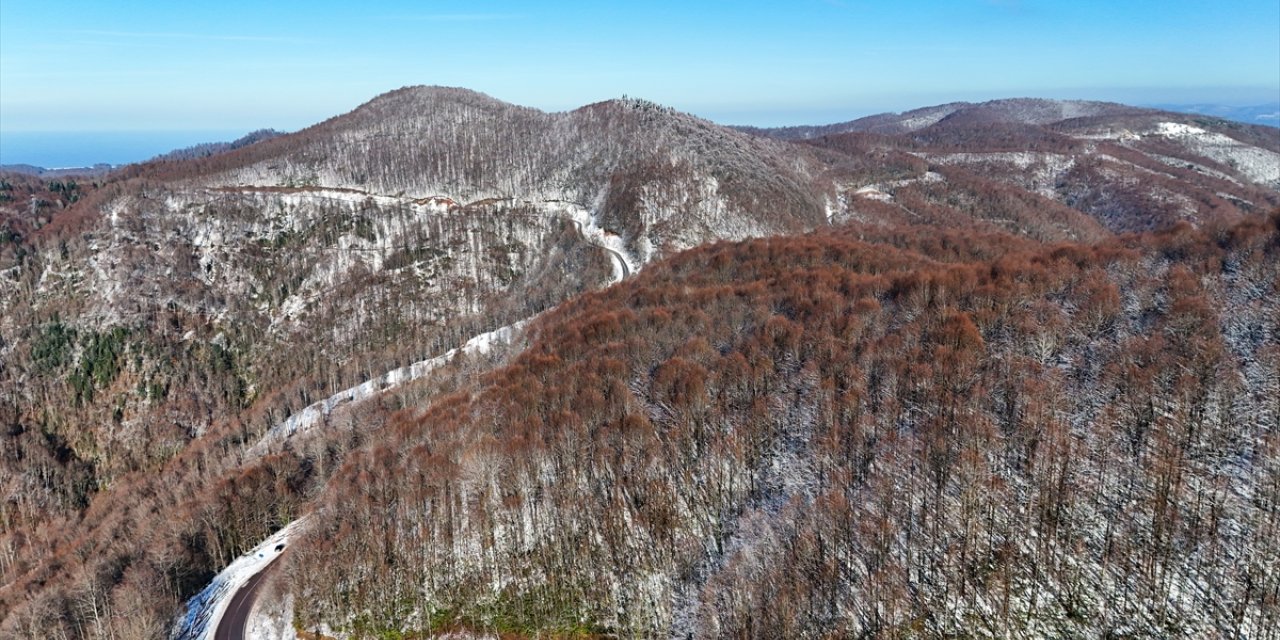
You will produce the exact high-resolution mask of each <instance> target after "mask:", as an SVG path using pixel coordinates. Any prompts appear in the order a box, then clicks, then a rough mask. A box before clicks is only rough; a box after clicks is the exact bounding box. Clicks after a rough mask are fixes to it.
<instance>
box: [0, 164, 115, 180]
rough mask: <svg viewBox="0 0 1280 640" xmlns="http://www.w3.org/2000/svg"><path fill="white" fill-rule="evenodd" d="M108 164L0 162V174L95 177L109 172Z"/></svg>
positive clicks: (110, 167)
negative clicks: (52, 166)
mask: <svg viewBox="0 0 1280 640" xmlns="http://www.w3.org/2000/svg"><path fill="white" fill-rule="evenodd" d="M112 168H113V167H112V166H111V165H109V164H95V165H93V166H92V167H71V168H63V169H46V168H44V167H37V166H35V165H31V164H0V174H5V173H16V174H21V175H28V176H35V177H38V178H63V177H68V176H74V177H96V176H103V175H106V174H108V173H110V172H111V169H112Z"/></svg>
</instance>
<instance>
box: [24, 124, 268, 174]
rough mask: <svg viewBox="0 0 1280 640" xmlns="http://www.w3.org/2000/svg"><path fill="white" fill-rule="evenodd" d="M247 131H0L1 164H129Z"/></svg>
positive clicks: (85, 165) (229, 139)
mask: <svg viewBox="0 0 1280 640" xmlns="http://www.w3.org/2000/svg"><path fill="white" fill-rule="evenodd" d="M245 133H248V132H247V131H217V130H201V131H76V132H67V131H0V164H30V165H35V166H37V167H44V168H45V169H61V168H66V167H90V166H93V165H95V164H100V163H104V162H105V163H107V164H112V165H120V164H129V163H131V162H142V161H143V160H150V159H151V158H154V157H156V156H158V155H160V154H163V153H168V152H170V151H173V150H174V149H183V148H186V147H190V146H192V145H196V144H200V143H202V142H230V141H232V140H235V139H237V138H239V137H240V136H243V135H244V134H245Z"/></svg>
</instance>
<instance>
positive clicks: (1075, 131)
mask: <svg viewBox="0 0 1280 640" xmlns="http://www.w3.org/2000/svg"><path fill="white" fill-rule="evenodd" d="M754 132H755V133H756V134H758V135H767V136H772V137H779V138H783V139H803V140H805V141H806V142H808V143H809V144H811V145H814V146H818V147H823V148H828V149H833V150H837V151H842V152H845V153H847V154H849V155H851V156H852V157H853V158H854V161H853V162H850V163H847V164H846V165H845V166H846V167H848V168H849V173H848V174H846V175H843V176H840V177H839V178H837V179H836V182H837V184H838V185H839V186H838V188H837V190H838V191H839V195H838V202H839V206H838V207H837V208H836V210H835V211H833V216H834V217H835V218H836V219H837V220H839V219H848V218H852V219H859V220H869V219H881V218H883V217H885V216H891V217H893V218H895V219H897V220H900V221H903V222H908V223H913V224H914V223H920V222H934V223H936V221H937V220H938V219H939V218H940V217H941V216H955V215H959V216H963V217H970V218H973V224H976V225H978V226H980V227H982V228H986V229H991V230H997V229H1002V230H1004V231H1010V232H1014V233H1025V234H1030V235H1032V236H1033V237H1036V238H1038V239H1041V240H1063V239H1068V240H1091V239H1097V238H1098V237H1100V236H1099V234H1098V232H1099V229H1098V228H1097V227H1096V226H1095V225H1094V224H1093V223H1091V222H1088V221H1085V220H1082V219H1081V218H1079V217H1078V216H1077V215H1076V214H1074V213H1071V211H1074V212H1077V213H1079V214H1084V215H1085V216H1087V217H1089V218H1092V219H1093V220H1094V221H1096V223H1098V224H1100V225H1101V226H1102V227H1105V229H1106V230H1107V231H1110V232H1130V231H1145V230H1152V229H1159V228H1164V227H1168V226H1170V225H1172V224H1174V223H1176V222H1178V221H1183V220H1185V221H1188V222H1191V223H1193V224H1203V223H1206V222H1211V221H1217V222H1224V221H1238V220H1243V219H1245V218H1247V217H1249V216H1251V215H1256V214H1260V213H1265V212H1266V211H1269V210H1270V209H1271V208H1272V207H1275V206H1277V205H1280V197H1278V193H1280V129H1276V128H1273V127H1264V126H1258V125H1245V124H1240V123H1235V122H1228V121H1226V120H1222V119H1220V118H1211V117H1204V116H1194V115H1187V114H1175V113H1167V112H1161V111H1154V110H1149V109H1138V108H1134V107H1127V106H1124V105H1117V104H1110V103H1096V102H1073V101H1051V100H1027V99H1022V100H998V101H994V102H988V103H983V104H977V105H973V104H967V103H956V104H950V105H942V106H939V107H929V108H926V109H921V110H916V111H909V112H906V113H903V114H896V115H893V114H891V115H884V116H872V117H870V118H864V119H862V120H855V121H853V122H849V123H844V124H839V125H830V126H828V127H821V128H813V129H809V128H802V129H777V130H755V131H754ZM868 157H875V158H877V160H876V161H875V162H867V160H866V159H867V158H868Z"/></svg>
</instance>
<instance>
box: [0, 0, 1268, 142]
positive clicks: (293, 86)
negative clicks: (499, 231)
mask: <svg viewBox="0 0 1280 640" xmlns="http://www.w3.org/2000/svg"><path fill="white" fill-rule="evenodd" d="M413 84H441V85H455V86H465V87H468V88H472V89H477V90H480V91H483V92H485V93H488V94H490V95H492V96H494V97H496V98H499V99H502V100H507V101H509V102H515V103H518V104H524V105H529V106H535V107H539V108H542V109H547V110H562V109H568V108H573V107H577V106H580V105H583V104H586V103H590V102H594V101H597V100H602V99H608V98H613V97H618V96H621V95H623V94H627V95H631V96H638V97H644V98H649V99H651V100H655V101H657V102H660V103H663V104H666V105H670V106H673V107H675V108H678V109H681V110H684V111H690V112H693V113H696V114H698V115H701V116H704V117H707V118H710V119H712V120H716V121H719V122H725V123H732V124H758V125H780V124H799V123H811V124H816V123H825V122H835V121H841V120H847V119H851V118H853V117H857V116H860V115H866V114H869V113H873V112H879V111H886V110H903V109H909V108H914V107H919V106H926V105H930V104H937V103H941V102H948V101H954V100H981V99H991V98H998V97H1015V96H1042V97H1059V98H1089V99H1104V100H1117V101H1123V102H1129V103H1142V104H1150V103H1178V102H1216V103H1225V104H1246V103H1263V102H1273V101H1277V100H1280V1H1278V0H1159V1H1155V0H1052V1H1051V0H786V1H781V0H779V1H772V2H697V1H696V0H687V1H669V0H649V1H647V2H613V1H608V0H596V1H591V2H587V1H577V0H569V1H561V2H549V3H534V2H515V1H488V0H476V1H469V2H455V1H448V0H439V1H420V2H408V1H395V2H374V1H370V2H353V1H352V0H342V1H328V0H311V1H309V2H269V1H265V2H264V1H263V0H254V1H252V2H247V1H240V0H219V1H218V2H185V1H168V2H126V1H110V0H97V1H85V2H76V1H69V0H3V1H2V2H0V130H3V131H10V132H19V131H63V132H65V131H144V130H145V131H157V130H191V129H201V130H219V131H248V130H250V129H256V128H262V127H274V128H278V129H285V130H293V129H298V128H300V127H303V126H306V125H309V124H312V123H315V122H318V121H320V120H323V119H325V118H328V117H330V116H333V115H337V114H339V113H342V112H345V111H348V110H350V109H352V108H354V107H355V106H357V105H359V104H360V103H362V102H364V101H366V100H368V99H370V98H372V97H373V96H375V95H377V94H379V93H381V92H384V91H388V90H390V89H394V88H397V87H400V86H404V85H413Z"/></svg>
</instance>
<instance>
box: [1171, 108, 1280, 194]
mask: <svg viewBox="0 0 1280 640" xmlns="http://www.w3.org/2000/svg"><path fill="white" fill-rule="evenodd" d="M1156 133H1157V134H1158V135H1162V136H1164V137H1166V138H1171V139H1175V140H1177V141H1179V142H1181V143H1182V144H1184V145H1185V146H1186V147H1187V148H1188V149H1190V150H1192V151H1194V152H1196V153H1198V154H1200V155H1203V156H1205V157H1206V158H1209V159H1211V160H1214V161H1216V162H1220V163H1222V164H1225V165H1227V166H1229V167H1232V168H1234V169H1235V170H1236V171H1238V172H1240V175H1243V176H1244V177H1246V178H1248V179H1249V180H1252V181H1253V182H1256V183H1258V184H1263V185H1267V186H1270V187H1280V153H1276V152H1274V151H1269V150H1267V149H1262V148H1259V147H1255V146H1252V145H1247V144H1245V143H1243V142H1240V141H1239V140H1236V139H1234V138H1231V137H1229V136H1225V135H1223V134H1221V133H1214V132H1212V131H1207V130H1205V129H1201V128H1200V127H1193V126H1191V125H1188V124H1181V123H1178V122H1160V123H1157V124H1156Z"/></svg>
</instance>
